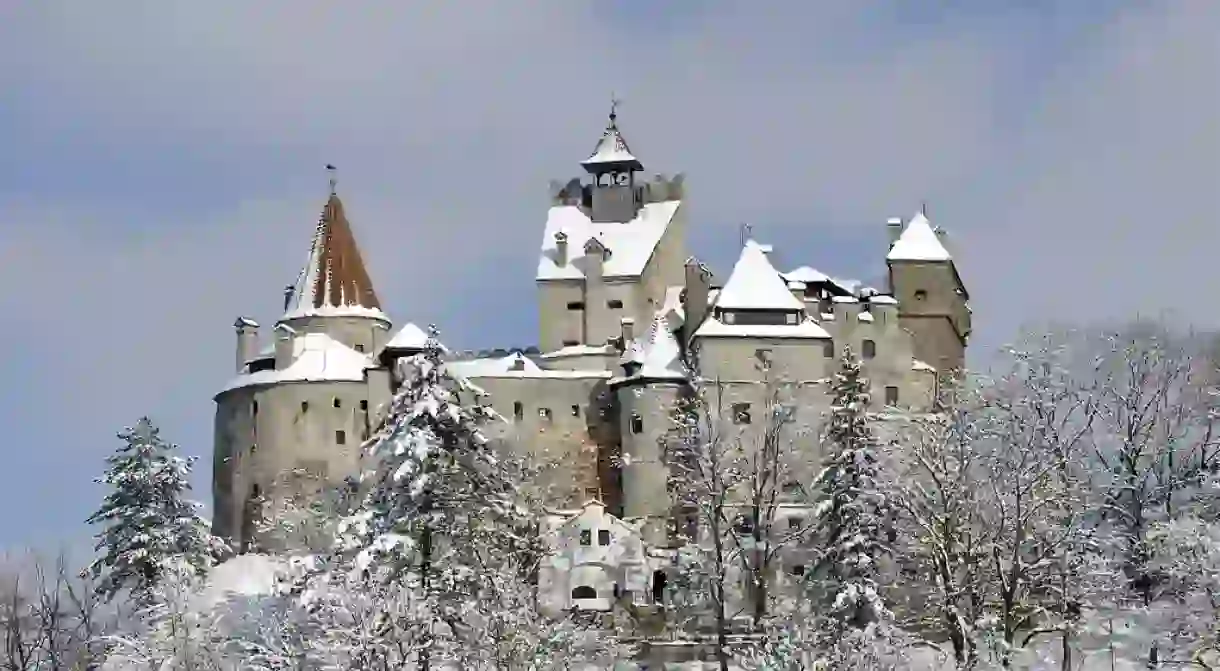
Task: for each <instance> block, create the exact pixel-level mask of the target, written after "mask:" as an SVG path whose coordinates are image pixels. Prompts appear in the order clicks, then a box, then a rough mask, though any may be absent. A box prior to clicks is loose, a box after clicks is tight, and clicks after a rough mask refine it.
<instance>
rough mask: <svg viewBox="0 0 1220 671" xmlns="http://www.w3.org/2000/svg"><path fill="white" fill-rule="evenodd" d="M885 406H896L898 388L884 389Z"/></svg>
mask: <svg viewBox="0 0 1220 671" xmlns="http://www.w3.org/2000/svg"><path fill="white" fill-rule="evenodd" d="M885 404H886V405H898V387H886V388H885Z"/></svg>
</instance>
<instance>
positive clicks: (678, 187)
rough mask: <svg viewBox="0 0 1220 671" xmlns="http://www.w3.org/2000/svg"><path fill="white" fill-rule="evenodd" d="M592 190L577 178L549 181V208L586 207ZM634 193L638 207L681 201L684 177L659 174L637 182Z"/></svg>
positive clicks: (683, 195)
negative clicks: (565, 206)
mask: <svg viewBox="0 0 1220 671" xmlns="http://www.w3.org/2000/svg"><path fill="white" fill-rule="evenodd" d="M592 190H593V184H591V183H587V182H583V181H581V179H580V178H579V177H573V178H572V179H570V180H568V181H567V183H564V182H561V181H560V180H551V183H550V199H551V207H558V206H564V205H572V206H578V207H588V206H589V204H590V203H591V201H592V199H593V195H592V194H593V191H592ZM635 191H636V202H638V203H639V204H640V205H648V204H649V203H664V202H667V201H671V200H682V199H683V198H685V197H686V176H685V175H683V174H682V173H678V174H676V175H673V176H672V177H666V176H665V175H661V174H657V175H653V177H652V179H651V180H647V181H640V182H637V183H636V185H635Z"/></svg>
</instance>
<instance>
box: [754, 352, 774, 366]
mask: <svg viewBox="0 0 1220 671" xmlns="http://www.w3.org/2000/svg"><path fill="white" fill-rule="evenodd" d="M754 358H755V359H758V363H759V364H761V366H762V368H763V369H764V370H765V369H769V368H771V350H769V349H756V350H754Z"/></svg>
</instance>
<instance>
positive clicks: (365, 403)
mask: <svg viewBox="0 0 1220 671" xmlns="http://www.w3.org/2000/svg"><path fill="white" fill-rule="evenodd" d="M360 409H361V410H368V409H369V402H368V400H366V399H360Z"/></svg>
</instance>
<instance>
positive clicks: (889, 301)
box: [868, 294, 898, 305]
mask: <svg viewBox="0 0 1220 671" xmlns="http://www.w3.org/2000/svg"><path fill="white" fill-rule="evenodd" d="M868 302H869V303H872V304H873V305H898V299H897V298H894V297H893V296H886V295H885V294H877V295H876V296H869V297H868Z"/></svg>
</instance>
